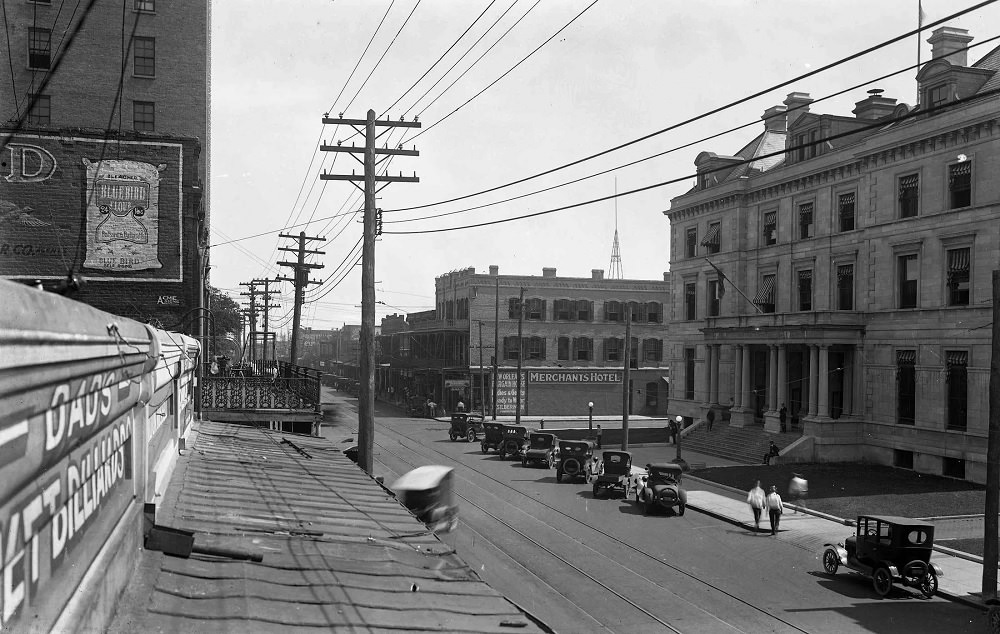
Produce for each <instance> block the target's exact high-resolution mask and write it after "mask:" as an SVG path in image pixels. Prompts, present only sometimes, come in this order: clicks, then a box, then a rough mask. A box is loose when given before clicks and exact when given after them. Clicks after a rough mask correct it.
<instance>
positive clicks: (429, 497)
mask: <svg viewBox="0 0 1000 634" xmlns="http://www.w3.org/2000/svg"><path fill="white" fill-rule="evenodd" d="M454 471H455V470H454V469H452V468H451V467H446V466H442V465H426V466H423V467H417V468H416V469H413V470H412V471H408V472H406V473H404V474H403V475H402V476H400V477H399V479H398V480H396V482H394V483H393V485H392V486H391V487H390V488H391V489H392V490H393V491H394V492H395V493H396V498H397V499H398V500H399V501H400V502H402V503H403V506H405V507H406V508H408V509H410V511H411V512H412V513H413V514H414V515H416V516H417V519H419V520H420V521H421V522H423V523H424V524H426V525H427V528H429V529H430V530H431V531H433V532H435V533H440V532H448V531H452V530H454V529H455V527H456V526H457V525H458V505H457V504H456V503H455V485H454V482H453V480H454Z"/></svg>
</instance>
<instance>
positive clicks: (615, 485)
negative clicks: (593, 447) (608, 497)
mask: <svg viewBox="0 0 1000 634" xmlns="http://www.w3.org/2000/svg"><path fill="white" fill-rule="evenodd" d="M601 458H602V460H601V461H600V465H599V466H598V469H597V477H596V478H594V497H595V498H596V497H597V494H598V493H600V492H601V491H606V492H611V491H621V492H622V495H624V496H625V497H626V498H628V496H629V495H630V494H631V493H632V479H631V476H632V454H630V453H629V452H627V451H610V450H609V451H605V452H604V453H603V454H602V455H601Z"/></svg>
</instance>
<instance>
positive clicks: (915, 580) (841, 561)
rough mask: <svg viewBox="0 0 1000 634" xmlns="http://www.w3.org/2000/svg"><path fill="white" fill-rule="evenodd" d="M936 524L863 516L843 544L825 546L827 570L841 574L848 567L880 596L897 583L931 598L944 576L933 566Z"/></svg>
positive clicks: (824, 554)
mask: <svg viewBox="0 0 1000 634" xmlns="http://www.w3.org/2000/svg"><path fill="white" fill-rule="evenodd" d="M933 548H934V525H933V524H931V523H929V522H923V521H921V520H914V519H910V518H907V517H896V516H891V515H860V516H858V523H857V530H856V531H855V533H854V535H851V536H850V537H848V538H847V539H845V540H844V542H843V543H841V544H826V545H824V546H823V570H825V571H826V573H827V574H830V575H833V574H836V573H837V568H838V567H840V566H846V567H848V568H850V569H851V570H854V571H855V572H859V573H861V574H862V575H864V576H866V577H871V580H872V586H873V587H874V588H875V592H876V593H877V594H878V595H879V596H882V597H884V596H886V595H887V594H889V592H890V591H891V590H892V584H893V582H894V581H895V582H897V583H899V584H901V585H903V586H908V587H913V588H917V589H919V590H920V593H921V594H923V595H924V596H925V597H927V598H930V597H932V596H934V593H935V592H937V587H938V579H937V578H938V577H940V576H942V575H943V574H944V571H943V570H941V568H940V567H938V566H937V564H932V563H931V551H932V550H933Z"/></svg>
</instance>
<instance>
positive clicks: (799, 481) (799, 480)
mask: <svg viewBox="0 0 1000 634" xmlns="http://www.w3.org/2000/svg"><path fill="white" fill-rule="evenodd" d="M808 493H809V481H808V480H806V479H805V478H803V477H802V476H801V475H799V474H797V473H793V474H792V480H791V481H790V482H789V483H788V499H789V500H791V501H793V502H795V503H797V504H802V500H804V499H805V497H806V495H807V494H808ZM792 512H793V513H797V512H798V511H797V510H793V511H792Z"/></svg>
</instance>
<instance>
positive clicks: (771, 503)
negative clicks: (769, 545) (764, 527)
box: [767, 484, 784, 535]
mask: <svg viewBox="0 0 1000 634" xmlns="http://www.w3.org/2000/svg"><path fill="white" fill-rule="evenodd" d="M783 511H784V507H783V506H782V504H781V496H780V495H778V487H776V486H774V485H773V484H772V485H771V492H770V493H768V494H767V517H768V519H770V520H771V534H772V535H777V534H778V524H779V523H780V522H781V513H782V512H783Z"/></svg>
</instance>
